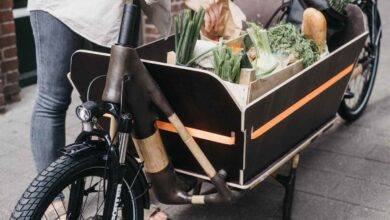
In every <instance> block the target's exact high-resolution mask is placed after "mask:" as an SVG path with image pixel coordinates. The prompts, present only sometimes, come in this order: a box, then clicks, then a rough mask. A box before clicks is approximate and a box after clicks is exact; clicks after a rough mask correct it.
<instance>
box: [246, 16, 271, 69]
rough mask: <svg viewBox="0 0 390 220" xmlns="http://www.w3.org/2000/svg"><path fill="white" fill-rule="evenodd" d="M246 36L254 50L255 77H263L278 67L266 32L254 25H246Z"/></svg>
mask: <svg viewBox="0 0 390 220" xmlns="http://www.w3.org/2000/svg"><path fill="white" fill-rule="evenodd" d="M248 25H249V28H248V29H247V32H248V35H249V37H250V39H251V41H252V43H253V45H254V47H255V49H256V57H257V58H256V61H255V62H256V63H255V65H254V66H255V68H256V75H257V77H261V76H265V75H267V74H270V73H272V72H273V71H274V70H275V69H276V68H277V67H278V65H279V61H278V60H277V58H276V57H275V56H274V55H273V54H272V51H271V47H270V43H269V40H268V34H267V31H266V30H265V29H263V28H261V27H259V26H258V25H256V24H254V23H248Z"/></svg>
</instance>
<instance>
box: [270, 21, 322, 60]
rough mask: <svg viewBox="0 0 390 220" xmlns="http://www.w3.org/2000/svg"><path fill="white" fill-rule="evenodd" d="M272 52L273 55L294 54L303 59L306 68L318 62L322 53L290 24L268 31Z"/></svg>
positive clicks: (283, 24) (280, 25)
mask: <svg viewBox="0 0 390 220" xmlns="http://www.w3.org/2000/svg"><path fill="white" fill-rule="evenodd" d="M268 37H269V40H270V45H271V50H272V52H273V53H286V54H293V55H294V56H295V57H296V58H298V59H302V60H303V64H304V65H305V66H310V65H311V64H313V63H314V62H316V61H317V60H318V59H319V57H320V53H319V50H318V47H317V45H316V44H315V43H314V42H313V41H312V40H309V39H306V38H305V37H304V36H303V34H302V33H301V32H299V30H298V29H297V28H296V27H295V26H294V25H292V24H290V23H282V24H278V25H276V26H274V27H271V28H270V29H269V30H268Z"/></svg>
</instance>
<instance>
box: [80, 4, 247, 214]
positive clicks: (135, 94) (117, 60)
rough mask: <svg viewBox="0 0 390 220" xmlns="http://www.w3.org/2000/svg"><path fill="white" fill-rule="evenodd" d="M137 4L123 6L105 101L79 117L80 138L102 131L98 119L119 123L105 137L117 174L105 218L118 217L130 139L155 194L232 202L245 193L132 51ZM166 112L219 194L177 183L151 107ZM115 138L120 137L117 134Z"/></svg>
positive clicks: (169, 200) (169, 199)
mask: <svg viewBox="0 0 390 220" xmlns="http://www.w3.org/2000/svg"><path fill="white" fill-rule="evenodd" d="M137 10H138V6H136V5H125V9H124V16H123V20H122V25H121V31H120V37H119V41H118V44H116V45H114V46H112V48H111V58H110V64H109V69H108V74H107V79H106V85H105V89H104V92H103V96H102V100H103V103H101V104H98V103H95V102H86V103H84V104H82V105H80V106H79V107H78V108H77V110H76V113H77V115H78V117H79V118H80V119H81V120H82V123H83V133H82V134H81V136H80V137H79V138H78V139H79V140H90V139H92V137H93V136H96V134H98V133H99V131H97V130H95V129H93V128H94V126H95V122H96V119H98V118H100V117H102V116H103V115H104V114H108V115H111V118H112V119H114V120H115V121H116V122H117V123H114V124H117V125H118V126H117V129H115V132H111V135H107V134H103V135H102V134H101V133H99V134H101V135H100V137H104V139H105V143H106V145H107V146H106V147H107V149H108V151H109V154H110V158H111V160H110V163H109V166H110V168H112V169H110V170H111V172H113V173H114V174H113V178H112V179H111V180H109V181H111V183H112V184H109V185H108V189H107V199H106V204H105V210H104V218H105V219H106V218H114V217H115V216H116V210H117V208H118V203H119V197H120V193H121V186H122V181H123V176H124V175H125V174H124V170H125V166H126V160H125V156H126V153H127V146H128V144H129V141H131V139H132V140H133V142H134V145H135V146H136V149H137V152H138V155H139V157H140V158H141V159H142V160H143V161H144V164H143V165H144V170H145V173H146V174H147V176H148V177H149V180H150V181H151V182H152V184H153V183H158V184H155V185H153V186H154V191H155V194H156V196H157V198H158V200H159V201H160V202H163V203H166V204H205V203H220V202H230V203H231V202H234V201H235V200H236V199H237V198H239V197H240V195H241V193H239V192H237V191H232V190H230V189H229V188H228V187H227V184H226V182H225V179H224V177H225V176H226V173H225V172H224V171H220V172H217V171H216V170H215V168H214V167H213V165H212V164H211V163H210V161H209V160H208V159H207V157H206V156H205V155H204V153H203V152H202V150H201V149H200V147H199V146H198V144H197V143H196V141H195V140H194V138H193V137H192V136H191V135H190V134H189V133H188V131H187V130H186V128H185V127H184V125H183V124H182V122H181V121H180V119H179V117H178V116H177V115H176V114H175V113H174V111H173V110H172V108H171V106H170V105H169V103H168V102H167V100H166V98H165V97H164V95H163V94H162V92H161V91H160V89H159V87H158V86H157V84H156V83H155V82H154V80H153V78H152V77H151V76H150V74H149V72H148V70H147V69H146V68H145V66H144V65H143V63H142V62H141V60H140V58H139V56H138V54H137V52H136V50H135V49H133V48H132V47H131V45H132V43H130V42H131V41H133V40H134V39H133V38H132V37H131V36H134V35H136V30H135V28H131V27H130V26H132V25H134V24H135V23H136V20H137V19H138V16H139V13H138V12H137ZM151 105H154V106H156V107H157V108H158V109H159V110H160V111H162V112H163V113H164V114H165V115H166V117H167V118H168V119H169V121H170V122H171V123H172V125H173V126H174V127H175V128H176V129H177V131H178V133H179V135H180V136H181V138H182V140H183V141H184V143H185V144H186V145H187V146H188V148H189V150H190V151H191V152H192V154H193V156H194V157H195V158H196V160H197V161H198V162H199V164H200V165H201V167H202V168H203V170H204V172H205V173H206V174H207V175H208V177H209V178H210V180H211V182H212V183H213V184H214V186H215V188H216V191H217V193H212V194H207V195H190V194H189V193H188V191H189V190H191V189H192V188H193V186H191V185H189V184H188V183H185V182H184V181H182V180H181V179H179V178H178V177H177V175H176V173H175V172H174V170H173V167H172V165H171V163H170V161H169V159H168V156H167V153H166V152H165V149H164V146H163V143H162V140H161V137H160V134H159V131H158V129H157V128H156V127H155V120H156V116H155V115H156V113H155V111H154V110H153V108H151V107H150V106H151ZM116 134H117V135H116Z"/></svg>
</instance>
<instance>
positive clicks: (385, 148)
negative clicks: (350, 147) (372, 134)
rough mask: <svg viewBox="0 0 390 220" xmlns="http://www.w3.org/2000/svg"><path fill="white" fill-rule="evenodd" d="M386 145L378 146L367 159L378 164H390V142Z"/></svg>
mask: <svg viewBox="0 0 390 220" xmlns="http://www.w3.org/2000/svg"><path fill="white" fill-rule="evenodd" d="M386 144H387V143H383V145H376V146H375V147H374V149H373V150H372V151H371V152H370V153H369V154H368V155H367V156H366V158H367V159H369V160H374V161H378V162H383V163H390V142H388V145H386Z"/></svg>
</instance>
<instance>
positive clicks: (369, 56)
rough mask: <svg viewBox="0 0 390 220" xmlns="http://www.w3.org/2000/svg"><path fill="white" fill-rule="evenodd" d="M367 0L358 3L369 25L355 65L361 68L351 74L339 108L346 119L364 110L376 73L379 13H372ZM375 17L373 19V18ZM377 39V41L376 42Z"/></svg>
mask: <svg viewBox="0 0 390 220" xmlns="http://www.w3.org/2000/svg"><path fill="white" fill-rule="evenodd" d="M369 2H370V1H367V2H366V3H365V4H367V5H360V7H361V8H362V10H363V12H364V13H365V14H366V18H367V24H368V25H369V30H370V36H369V38H368V39H367V42H366V44H365V46H364V48H363V50H362V52H361V54H360V57H359V60H358V63H357V66H360V67H361V68H362V72H361V74H358V75H355V76H353V78H352V79H351V81H350V82H349V84H348V88H347V95H346V96H345V97H344V99H343V101H342V103H341V105H340V109H339V114H340V116H341V117H342V118H343V119H345V120H346V121H350V122H352V121H354V120H356V119H358V118H359V117H360V116H361V115H362V114H363V112H364V110H365V108H366V106H367V104H368V101H369V99H370V96H371V92H372V90H373V88H374V83H375V78H376V73H377V71H378V64H379V54H380V38H378V35H379V34H380V33H379V28H380V18H379V14H376V12H375V13H373V11H372V10H373V5H372V3H369ZM373 17H375V19H373ZM377 39H378V42H377Z"/></svg>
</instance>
